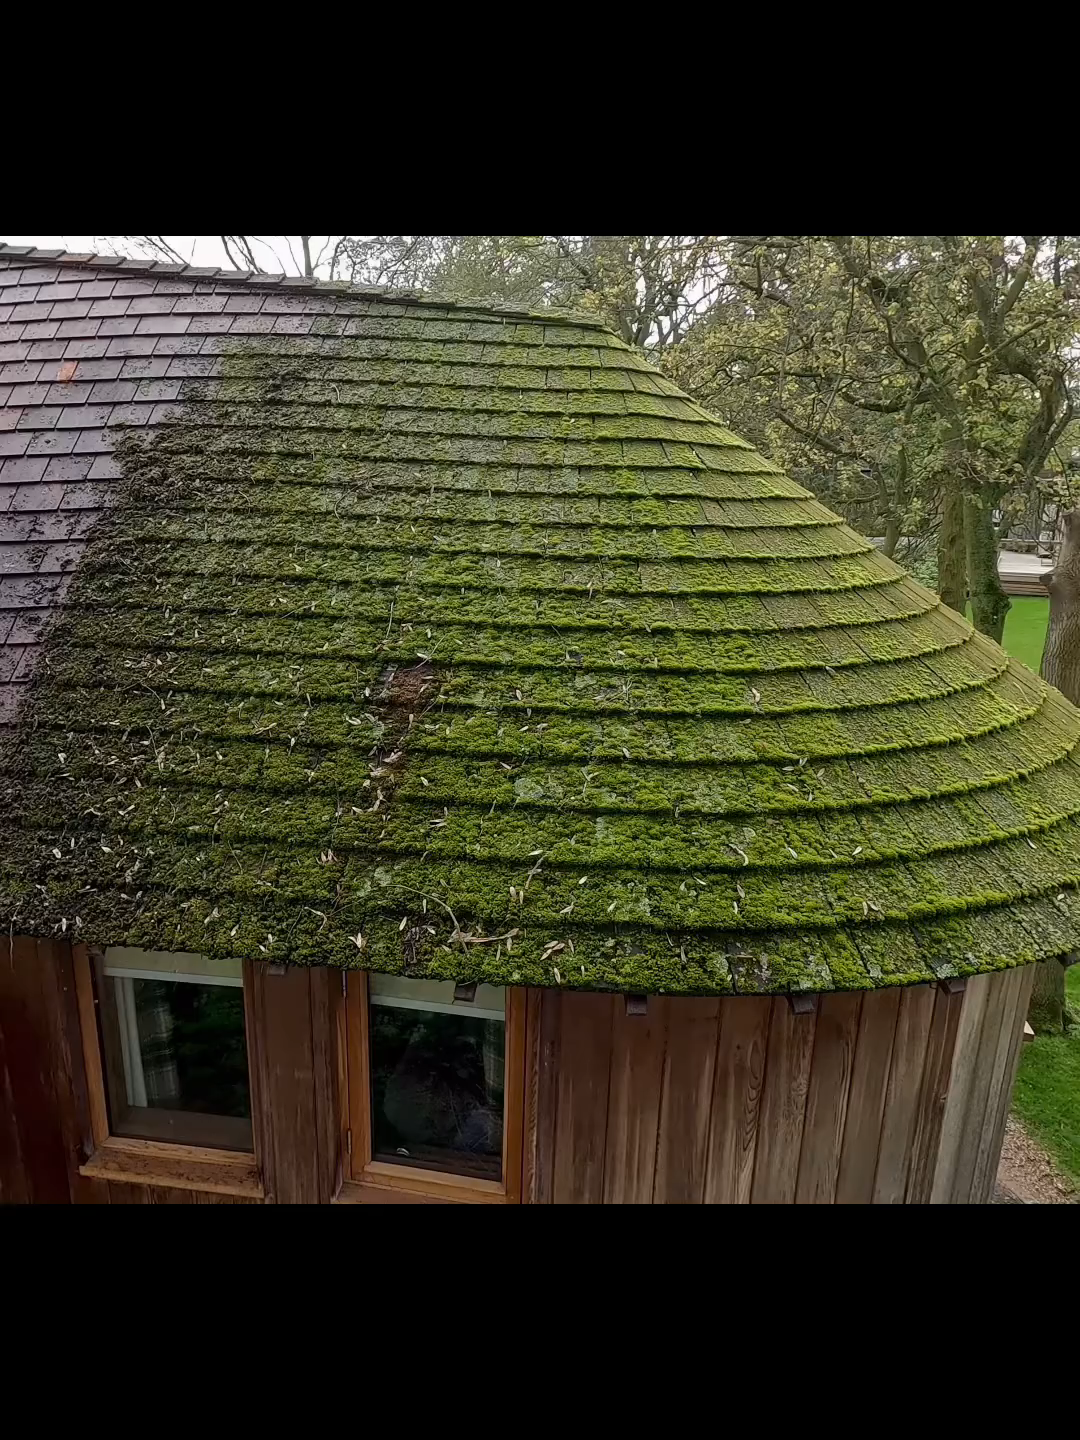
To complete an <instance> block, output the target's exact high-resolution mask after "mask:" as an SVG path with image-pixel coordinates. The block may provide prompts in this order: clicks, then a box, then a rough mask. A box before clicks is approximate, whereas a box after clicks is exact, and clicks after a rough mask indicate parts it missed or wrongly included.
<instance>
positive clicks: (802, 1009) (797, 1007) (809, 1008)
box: [787, 990, 817, 1015]
mask: <svg viewBox="0 0 1080 1440" xmlns="http://www.w3.org/2000/svg"><path fill="white" fill-rule="evenodd" d="M787 998H788V1004H789V1005H790V1006H791V1013H792V1014H793V1015H813V1013H814V1011H815V1010H816V1009H817V996H816V995H815V994H813V993H812V992H811V991H808V990H799V991H796V992H795V993H794V994H792V995H789V996H788V997H787Z"/></svg>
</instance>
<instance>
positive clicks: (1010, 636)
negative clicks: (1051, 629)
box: [1005, 595, 1050, 674]
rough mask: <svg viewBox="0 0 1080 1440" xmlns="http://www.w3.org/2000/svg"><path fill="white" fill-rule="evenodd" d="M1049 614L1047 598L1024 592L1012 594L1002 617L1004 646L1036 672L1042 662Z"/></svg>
mask: <svg viewBox="0 0 1080 1440" xmlns="http://www.w3.org/2000/svg"><path fill="white" fill-rule="evenodd" d="M1049 616H1050V601H1049V600H1037V599H1035V598H1034V597H1031V596H1027V595H1021V596H1017V597H1015V598H1014V599H1013V602H1012V606H1011V607H1010V610H1009V613H1008V615H1006V616H1005V649H1006V650H1007V651H1008V652H1009V654H1010V655H1012V656H1014V657H1015V659H1017V660H1022V661H1023V663H1024V664H1025V665H1027V666H1028V667H1029V668H1030V669H1032V670H1034V671H1035V673H1036V674H1038V671H1039V665H1040V664H1041V663H1042V651H1043V641H1044V640H1045V639H1046V622H1047V620H1048V619H1049Z"/></svg>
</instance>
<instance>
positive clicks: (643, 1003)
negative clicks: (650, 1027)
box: [626, 995, 649, 1015]
mask: <svg viewBox="0 0 1080 1440" xmlns="http://www.w3.org/2000/svg"><path fill="white" fill-rule="evenodd" d="M626 1013H627V1015H647V1014H648V1013H649V997H648V995H627V997H626Z"/></svg>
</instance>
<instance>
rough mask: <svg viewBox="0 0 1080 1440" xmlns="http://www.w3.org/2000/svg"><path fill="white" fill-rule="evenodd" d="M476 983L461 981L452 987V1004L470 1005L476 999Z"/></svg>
mask: <svg viewBox="0 0 1080 1440" xmlns="http://www.w3.org/2000/svg"><path fill="white" fill-rule="evenodd" d="M476 983H477V982H476V981H475V980H461V981H459V982H458V984H456V985H455V986H454V1004H455V1005H471V1004H472V1003H473V1001H474V1000H475V999H476Z"/></svg>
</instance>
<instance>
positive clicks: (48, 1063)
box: [0, 937, 1032, 1205]
mask: <svg viewBox="0 0 1080 1440" xmlns="http://www.w3.org/2000/svg"><path fill="white" fill-rule="evenodd" d="M1031 981H1032V971H1031V968H1030V967H1028V968H1027V969H1024V970H1014V971H1006V972H1003V973H1000V974H995V975H986V976H979V977H977V978H975V979H972V980H970V981H968V982H967V983H966V985H964V986H962V987H960V988H956V989H954V990H953V991H948V990H946V989H942V988H938V987H931V986H917V987H915V988H912V989H907V990H902V991H901V990H880V991H874V992H868V993H866V994H859V993H853V994H835V995H823V996H819V997H817V999H816V1004H815V1008H814V1009H813V1010H812V1011H810V1012H809V1013H805V1014H796V1013H794V1011H793V1010H792V1008H791V1006H790V1004H789V1003H788V1001H787V1000H786V999H782V998H777V999H768V998H741V999H729V1000H680V999H665V998H663V997H652V998H651V999H650V1000H649V1002H648V1007H647V1012H646V1014H645V1015H628V1014H627V1009H626V1003H625V1001H624V1000H623V998H622V997H621V996H611V995H589V994H581V993H574V992H562V991H532V992H530V993H529V997H528V1021H527V1030H528V1055H527V1057H526V1059H527V1077H528V1078H527V1083H526V1090H527V1097H526V1100H527V1103H526V1193H525V1197H524V1198H525V1200H526V1202H530V1201H531V1202H533V1203H560V1204H648V1203H661V1204H702V1203H705V1204H732V1203H753V1204H791V1203H800V1204H831V1203H838V1204H867V1203H877V1204H903V1203H908V1204H926V1203H934V1204H959V1203H967V1202H971V1201H974V1202H984V1201H986V1200H987V1199H989V1197H990V1195H991V1193H992V1188H993V1182H994V1175H995V1173H996V1168H997V1158H998V1153H999V1151H1000V1147H1001V1138H1002V1133H1003V1130H1004V1125H1005V1117H1006V1114H1007V1110H1008V1104H1009V1097H1010V1094H1011V1091H1012V1082H1013V1077H1014V1075H1015V1071H1016V1065H1017V1061H1018V1058H1019V1047H1020V1038H1021V1032H1022V1029H1023V1020H1024V1015H1025V1013H1026V1009H1027V999H1028V994H1029V992H1030V988H1031ZM339 986H340V976H338V975H337V974H336V973H334V972H330V971H325V970H300V969H297V970H287V971H284V972H282V973H275V972H274V971H273V970H271V969H270V967H268V966H261V965H256V966H252V967H250V974H249V975H248V976H247V977H246V985H245V995H246V997H247V1005H248V1044H249V1049H250V1054H251V1069H252V1102H253V1113H254V1115H255V1123H256V1146H257V1153H258V1158H259V1162H260V1171H261V1177H262V1185H263V1191H264V1201H265V1202H267V1203H281V1204H319V1203H327V1202H328V1201H329V1200H331V1199H332V1198H333V1196H334V1194H335V1193H336V1191H337V1188H338V1185H339V1181H340V1135H341V1133H342V1128H343V1121H342V1115H341V1100H342V1095H341V1085H340V1082H339V1076H338V1044H337V1041H338V1036H337V1033H336V1028H335V1027H336V1025H337V1023H338V1019H339V1017H340V1013H341V1012H340V1007H339V1006H338V1005H337V1004H336V1001H337V994H338V988H339ZM88 1108H89V1107H88V1099H87V1093H86V1082H85V1071H84V1062H83V1055H82V1048H81V1039H80V1031H79V1023H78V1013H77V1004H76V995H75V975H74V965H73V960H72V954H71V947H70V946H69V945H67V944H66V943H61V942H59V941H57V942H52V941H40V940H31V939H23V938H20V937H15V939H14V940H9V939H7V938H5V939H3V940H0V1203H36V1204H70V1203H75V1204H157V1205H162V1204H164V1205H174V1204H251V1203H256V1204H257V1203H260V1202H259V1201H258V1200H251V1199H247V1198H245V1197H241V1196H233V1195H220V1194H209V1193H207V1192H205V1191H203V1190H199V1189H198V1188H194V1187H193V1186H192V1185H188V1184H179V1185H178V1184H172V1185H157V1184H152V1183H141V1181H139V1177H135V1176H127V1177H125V1178H123V1179H121V1178H118V1177H115V1176H112V1175H110V1176H108V1177H106V1178H100V1177H99V1178H89V1177H87V1176H84V1175H81V1174H80V1173H79V1168H80V1165H82V1164H83V1163H84V1162H86V1161H87V1160H88V1159H89V1158H90V1156H91V1154H92V1152H93V1141H92V1138H91V1131H90V1119H89V1114H88ZM137 1181H138V1182H139V1183H135V1182H137Z"/></svg>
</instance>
